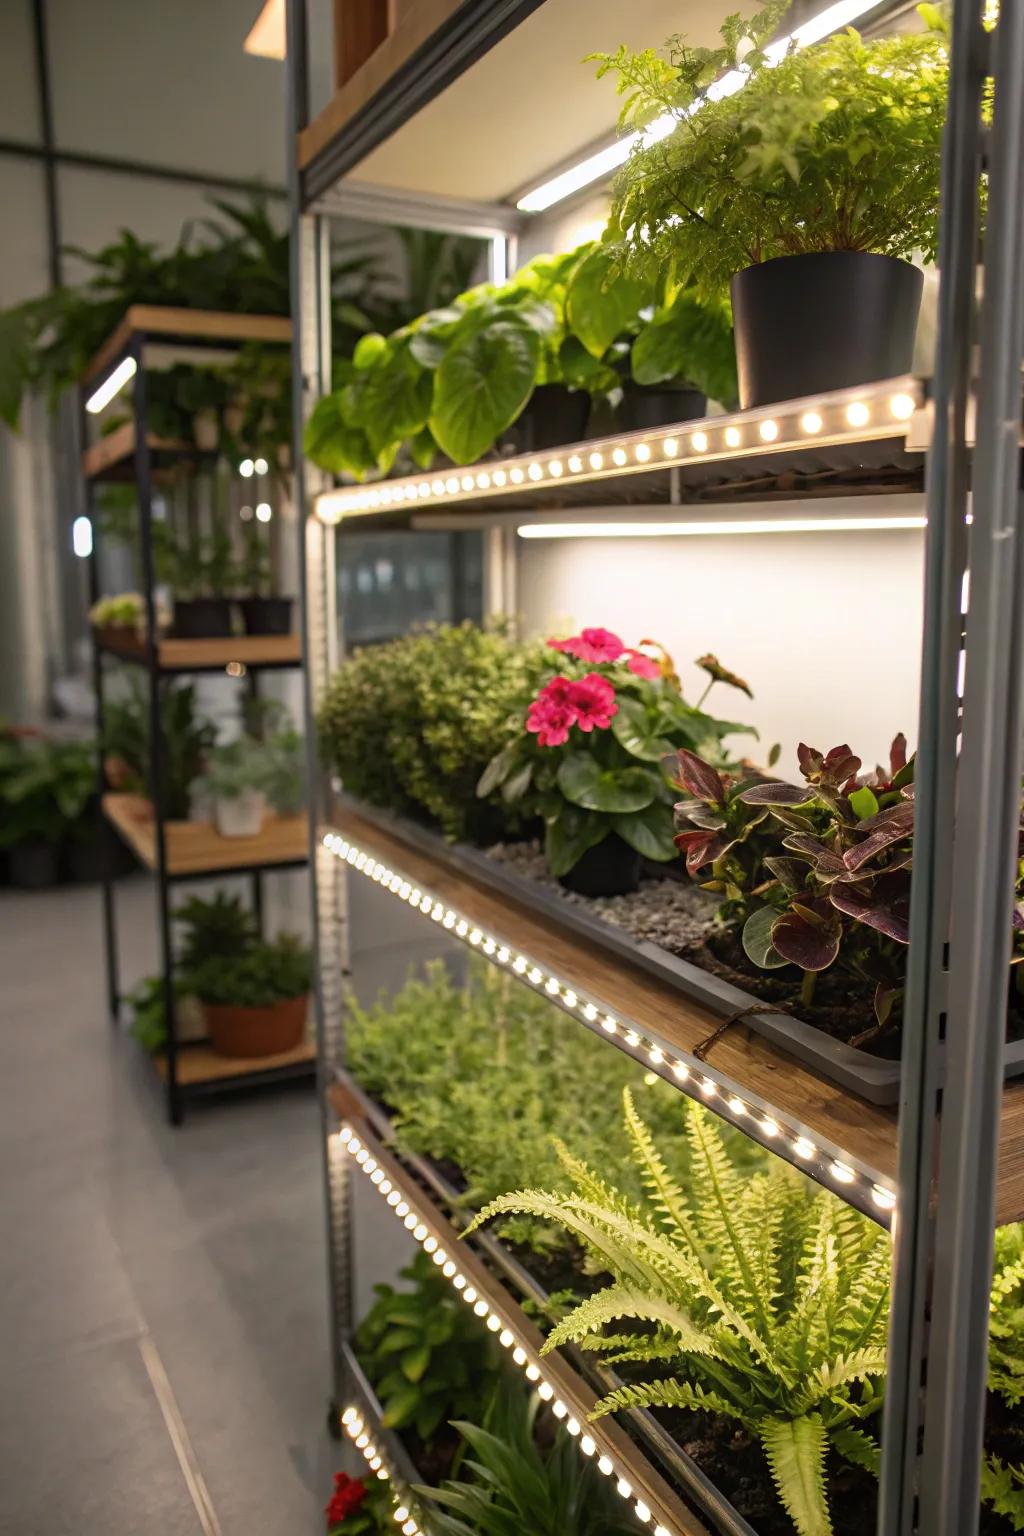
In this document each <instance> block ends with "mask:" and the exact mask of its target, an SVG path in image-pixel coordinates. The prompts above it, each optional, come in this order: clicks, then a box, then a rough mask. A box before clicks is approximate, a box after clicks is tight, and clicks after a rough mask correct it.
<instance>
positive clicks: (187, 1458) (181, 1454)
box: [138, 1325, 223, 1536]
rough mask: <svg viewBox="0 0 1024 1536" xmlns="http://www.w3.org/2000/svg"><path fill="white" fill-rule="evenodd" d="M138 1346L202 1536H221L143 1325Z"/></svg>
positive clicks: (165, 1377)
mask: <svg viewBox="0 0 1024 1536" xmlns="http://www.w3.org/2000/svg"><path fill="white" fill-rule="evenodd" d="M138 1344H139V1353H140V1354H141V1356H142V1363H143V1365H144V1366H145V1368H146V1374H147V1376H148V1377H149V1382H150V1386H151V1387H152V1388H153V1395H154V1396H155V1398H156V1400H157V1403H158V1404H159V1407H160V1412H161V1414H162V1415H163V1420H164V1426H165V1428H166V1430H167V1434H168V1436H169V1438H170V1441H171V1444H172V1446H173V1447H174V1454H175V1456H176V1457H177V1460H178V1466H179V1467H180V1468H181V1475H182V1477H183V1478H184V1479H185V1486H186V1487H187V1488H188V1491H189V1495H190V1497H191V1499H192V1503H193V1505H194V1506H195V1511H196V1514H197V1515H198V1516H199V1524H200V1526H201V1527H202V1530H203V1536H223V1531H222V1528H221V1524H220V1521H219V1520H218V1518H217V1511H216V1510H215V1509H214V1507H213V1499H212V1498H211V1497H210V1490H209V1488H208V1487H207V1485H206V1479H205V1478H204V1476H203V1473H202V1469H201V1468H200V1465H199V1459H198V1457H197V1456H196V1453H195V1450H194V1448H193V1445H192V1441H191V1438H190V1437H189V1432H188V1429H187V1428H186V1425H185V1420H184V1418H183V1416H182V1413H181V1409H180V1408H179V1407H178V1400H177V1398H176V1397H175V1395H174V1388H173V1387H172V1386H171V1381H170V1377H169V1376H168V1374H167V1370H166V1368H165V1366H164V1362H163V1360H162V1358H161V1356H160V1351H159V1350H158V1349H157V1347H156V1341H155V1340H154V1338H153V1335H152V1334H151V1333H150V1331H149V1329H148V1328H146V1327H145V1325H143V1327H142V1329H141V1331H140V1333H139V1338H138Z"/></svg>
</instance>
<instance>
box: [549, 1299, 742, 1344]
mask: <svg viewBox="0 0 1024 1536" xmlns="http://www.w3.org/2000/svg"><path fill="white" fill-rule="evenodd" d="M624 1317H632V1318H635V1319H637V1320H638V1321H642V1322H648V1323H656V1324H658V1326H659V1327H660V1328H662V1329H664V1330H666V1331H667V1332H669V1333H671V1334H672V1335H673V1336H674V1338H675V1339H676V1341H677V1353H679V1354H687V1355H708V1356H709V1357H710V1358H711V1359H713V1360H715V1359H720V1358H721V1355H720V1353H719V1350H718V1348H717V1347H716V1341H715V1337H714V1333H713V1332H712V1331H710V1330H708V1329H706V1328H702V1327H701V1326H700V1324H699V1323H697V1322H696V1321H695V1320H694V1318H693V1317H692V1316H691V1314H690V1313H689V1312H687V1311H686V1309H685V1308H684V1307H681V1306H680V1305H679V1303H678V1302H674V1301H671V1300H670V1299H668V1298H667V1297H665V1296H659V1295H656V1294H652V1293H651V1292H645V1293H643V1294H640V1293H638V1292H636V1291H630V1290H627V1289H625V1288H624V1287H620V1286H610V1287H609V1288H608V1289H607V1290H604V1291H600V1292H598V1294H597V1295H596V1296H589V1297H588V1298H587V1300H586V1301H584V1302H581V1303H580V1305H579V1306H578V1307H576V1308H575V1309H574V1311H572V1312H570V1313H569V1316H568V1317H566V1318H563V1319H562V1321H561V1322H560V1323H559V1324H558V1325H557V1327H555V1328H553V1329H552V1330H551V1332H550V1333H549V1334H548V1336H547V1339H546V1340H545V1342H544V1348H543V1351H542V1353H543V1354H547V1353H548V1351H549V1350H552V1349H558V1348H559V1347H560V1346H561V1345H562V1344H567V1343H570V1342H575V1341H577V1340H579V1339H582V1338H585V1337H586V1336H587V1335H588V1334H594V1333H596V1332H597V1331H598V1329H600V1328H603V1327H604V1325H605V1323H612V1322H617V1321H618V1320H619V1319H620V1318H624Z"/></svg>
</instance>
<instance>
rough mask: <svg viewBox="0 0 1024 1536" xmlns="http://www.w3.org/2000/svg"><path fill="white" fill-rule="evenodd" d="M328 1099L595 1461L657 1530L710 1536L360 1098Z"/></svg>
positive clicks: (333, 1090) (340, 1093)
mask: <svg viewBox="0 0 1024 1536" xmlns="http://www.w3.org/2000/svg"><path fill="white" fill-rule="evenodd" d="M327 1096H328V1099H329V1101H330V1103H331V1106H332V1108H333V1109H334V1111H335V1113H336V1114H337V1115H338V1117H339V1119H341V1120H342V1121H345V1122H347V1123H348V1124H349V1125H350V1126H351V1127H352V1128H353V1129H354V1130H355V1131H356V1132H357V1133H358V1138H359V1141H360V1142H361V1143H362V1145H363V1146H364V1147H365V1148H366V1150H367V1152H369V1153H370V1155H371V1159H372V1161H373V1163H374V1164H375V1167H376V1168H380V1169H381V1170H382V1171H383V1172H384V1173H385V1174H386V1176H387V1179H388V1180H390V1184H391V1186H393V1187H394V1188H395V1189H397V1190H399V1191H400V1192H401V1194H402V1196H403V1198H404V1200H405V1201H406V1202H407V1203H408V1205H409V1207H410V1209H411V1210H412V1211H413V1212H415V1214H416V1215H417V1216H418V1217H419V1219H420V1222H421V1223H422V1225H423V1227H424V1228H426V1232H425V1233H421V1234H420V1235H421V1236H422V1237H424V1238H425V1237H426V1235H427V1233H429V1235H430V1236H431V1237H433V1238H434V1240H435V1243H436V1244H437V1245H438V1247H439V1248H441V1249H443V1250H444V1251H445V1253H447V1254H450V1255H451V1257H452V1259H453V1261H454V1262H455V1264H456V1265H457V1266H458V1271H459V1272H460V1273H461V1274H462V1275H463V1276H464V1277H465V1279H466V1280H467V1281H468V1282H469V1287H465V1286H464V1287H461V1288H460V1289H461V1290H462V1291H468V1289H469V1288H472V1289H473V1290H474V1291H475V1292H476V1294H477V1295H478V1296H479V1297H482V1298H484V1299H485V1300H486V1302H487V1304H488V1307H489V1308H490V1311H491V1313H492V1314H493V1316H494V1317H496V1318H497V1319H498V1321H499V1324H500V1326H501V1327H502V1328H504V1329H507V1330H508V1332H510V1333H511V1334H512V1335H513V1338H514V1340H515V1345H516V1346H517V1347H518V1348H520V1349H521V1350H523V1351H524V1352H525V1355H526V1357H527V1359H528V1360H529V1361H530V1362H531V1363H532V1364H534V1365H536V1366H537V1368H538V1369H539V1370H540V1372H541V1373H542V1375H543V1377H544V1379H545V1380H546V1381H547V1382H548V1383H549V1384H550V1386H551V1388H552V1390H553V1391H554V1393H555V1395H556V1396H557V1397H559V1398H561V1400H562V1402H563V1403H565V1405H566V1408H567V1409H568V1411H569V1415H570V1416H571V1417H572V1418H575V1419H576V1420H577V1422H578V1423H579V1424H580V1425H581V1426H583V1427H584V1429H585V1431H586V1433H588V1434H589V1435H590V1436H591V1437H592V1438H593V1440H594V1442H595V1444H596V1451H595V1453H594V1454H595V1455H604V1456H608V1457H609V1458H610V1459H611V1460H612V1462H613V1463H614V1466H615V1469H616V1474H617V1475H618V1476H619V1477H626V1478H627V1480H628V1481H629V1483H630V1485H631V1487H632V1489H633V1494H634V1496H635V1497H637V1498H639V1499H641V1500H642V1501H643V1502H644V1503H645V1504H646V1505H647V1506H648V1508H649V1509H650V1510H651V1512H652V1515H651V1524H652V1526H656V1525H659V1524H663V1525H665V1526H667V1527H668V1528H669V1529H670V1530H673V1531H676V1532H678V1533H679V1536H709V1527H708V1526H707V1525H706V1524H705V1523H704V1521H703V1520H702V1519H701V1518H700V1517H699V1516H698V1515H697V1514H696V1513H695V1512H694V1510H693V1509H691V1508H690V1507H689V1505H687V1504H686V1503H684V1502H683V1500H682V1498H681V1497H680V1496H679V1495H678V1494H677V1493H676V1491H675V1490H674V1489H673V1488H672V1487H670V1486H669V1484H668V1483H667V1482H666V1481H665V1479H664V1478H663V1477H662V1476H661V1474H660V1472H659V1471H657V1470H656V1469H655V1467H654V1466H653V1465H652V1464H651V1463H650V1462H649V1461H648V1460H647V1458H646V1457H645V1456H644V1455H643V1453H642V1451H641V1450H640V1449H639V1447H638V1446H637V1445H636V1444H635V1443H634V1442H633V1441H632V1440H631V1439H630V1437H629V1435H628V1434H627V1433H626V1431H625V1430H624V1429H623V1427H622V1425H621V1424H619V1423H617V1422H616V1421H615V1420H614V1419H612V1418H610V1417H609V1418H602V1419H598V1420H597V1421H595V1422H594V1423H589V1422H588V1416H589V1414H590V1413H591V1411H592V1409H593V1408H594V1405H595V1404H596V1402H597V1400H598V1397H597V1393H596V1392H595V1391H594V1389H593V1387H591V1386H590V1384H589V1382H586V1381H584V1379H583V1377H582V1376H580V1375H579V1374H578V1372H577V1371H576V1370H574V1368H573V1367H572V1365H571V1364H570V1363H569V1361H568V1360H566V1358H565V1357H564V1355H561V1354H559V1353H558V1352H557V1351H555V1352H554V1353H552V1354H550V1355H544V1356H543V1357H542V1355H541V1348H542V1345H543V1342H544V1340H543V1335H542V1334H541V1333H540V1331H539V1329H538V1328H537V1327H536V1325H535V1324H534V1323H533V1322H532V1321H531V1320H530V1319H529V1318H528V1317H527V1316H526V1314H525V1312H524V1311H523V1309H522V1308H521V1307H520V1306H519V1304H518V1303H517V1302H516V1300H515V1298H514V1297H513V1296H512V1295H511V1294H510V1293H509V1292H508V1291H507V1290H506V1289H505V1287H504V1286H503V1285H502V1284H501V1282H500V1281H499V1280H498V1279H497V1278H496V1276H495V1275H493V1274H492V1273H491V1271H490V1270H489V1269H488V1268H487V1266H486V1265H485V1264H484V1262H483V1260H482V1259H481V1258H480V1257H479V1256H478V1254H477V1253H476V1252H475V1250H474V1249H473V1248H472V1247H471V1246H470V1244H469V1243H463V1242H460V1241H459V1234H458V1232H457V1231H456V1229H455V1227H453V1226H452V1224H451V1222H450V1221H449V1220H448V1218H447V1216H446V1215H444V1213H443V1212H442V1211H441V1210H440V1209H439V1208H438V1206H437V1205H436V1204H435V1203H434V1202H433V1201H432V1200H431V1199H430V1197H429V1196H428V1195H427V1194H426V1192H425V1191H424V1190H423V1189H422V1187H421V1186H420V1185H419V1184H418V1183H417V1182H416V1181H415V1180H414V1179H413V1178H412V1176H411V1175H410V1174H409V1172H408V1171H407V1170H406V1168H405V1167H404V1166H403V1165H402V1164H401V1163H400V1162H399V1161H398V1159H397V1158H396V1157H395V1156H394V1155H393V1154H392V1153H391V1151H390V1150H389V1149H388V1148H387V1147H386V1146H385V1145H384V1143H383V1142H382V1141H381V1140H380V1139H379V1138H378V1137H377V1135H376V1133H375V1131H374V1129H373V1128H372V1127H371V1126H370V1125H369V1123H368V1122H367V1121H366V1120H365V1119H363V1118H362V1117H361V1113H360V1110H361V1106H360V1104H359V1101H358V1099H357V1098H356V1096H355V1095H353V1094H352V1093H351V1092H350V1091H349V1090H347V1089H346V1088H345V1087H344V1086H343V1085H341V1084H337V1085H334V1086H332V1087H330V1088H328V1090H327ZM382 1198H383V1197H382ZM417 1231H419V1228H417ZM454 1279H455V1276H454V1275H453V1276H452V1280H453V1281H454ZM509 1348H510V1349H511V1348H512V1345H509ZM580 1454H582V1452H581V1453H580Z"/></svg>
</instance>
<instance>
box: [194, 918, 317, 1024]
mask: <svg viewBox="0 0 1024 1536" xmlns="http://www.w3.org/2000/svg"><path fill="white" fill-rule="evenodd" d="M187 984H188V988H189V990H190V991H191V992H194V993H195V995H196V997H198V998H199V999H200V1001H201V1002H204V1003H214V1004H218V1003H219V1004H226V1005H230V1006H232V1007H235V1008H269V1007H270V1006H271V1005H272V1004H273V1003H279V1002H284V1001H286V1000H287V999H289V998H293V997H303V996H305V994H306V993H307V992H308V991H309V989H310V987H311V986H312V984H313V963H312V959H311V957H310V953H309V949H308V948H307V947H306V945H305V944H303V942H302V940H301V939H299V938H298V937H297V936H296V935H295V934H291V933H280V934H278V936H277V938H276V939H272V940H269V941H267V942H265V943H264V942H263V941H257V942H255V943H253V944H250V945H249V946H248V947H247V948H245V949H242V950H235V951H233V952H232V953H230V954H226V955H225V954H221V955H218V956H215V957H212V958H211V959H209V960H207V961H205V962H204V963H203V964H202V965H200V966H198V967H197V968H196V969H195V970H194V971H193V972H192V973H191V974H190V975H189V976H188V978H187Z"/></svg>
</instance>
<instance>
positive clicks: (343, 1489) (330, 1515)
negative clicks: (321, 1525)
mask: <svg viewBox="0 0 1024 1536" xmlns="http://www.w3.org/2000/svg"><path fill="white" fill-rule="evenodd" d="M366 1491H367V1490H366V1484H365V1483H364V1482H361V1481H360V1479H359V1478H358V1477H349V1475H348V1473H347V1472H336V1473H335V1474H334V1494H333V1497H332V1498H331V1502H330V1503H329V1504H328V1505H327V1508H326V1509H325V1510H324V1513H325V1514H326V1516H327V1524H328V1525H329V1526H331V1525H340V1524H341V1523H342V1521H343V1520H346V1519H347V1518H348V1516H349V1515H354V1514H355V1512H356V1510H357V1509H358V1508H359V1506H360V1504H361V1503H362V1502H363V1500H364V1499H365V1498H366Z"/></svg>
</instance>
